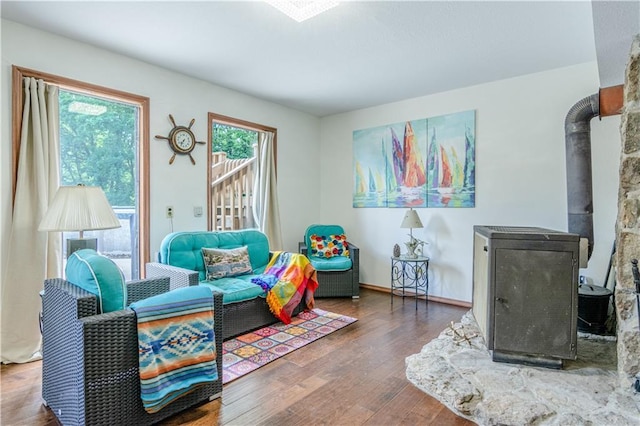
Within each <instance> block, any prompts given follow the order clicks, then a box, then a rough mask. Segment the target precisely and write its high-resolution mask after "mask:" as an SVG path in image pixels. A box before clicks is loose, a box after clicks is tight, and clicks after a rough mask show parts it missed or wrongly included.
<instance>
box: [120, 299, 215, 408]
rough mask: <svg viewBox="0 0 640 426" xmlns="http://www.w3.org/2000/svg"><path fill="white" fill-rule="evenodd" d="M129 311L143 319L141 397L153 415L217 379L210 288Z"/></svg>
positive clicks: (152, 301) (140, 304) (140, 323)
mask: <svg viewBox="0 0 640 426" xmlns="http://www.w3.org/2000/svg"><path fill="white" fill-rule="evenodd" d="M130 307H131V309H133V310H134V311H135V312H136V316H137V319H138V351H139V362H140V388H141V392H140V393H141V397H142V405H143V406H144V409H145V410H146V411H147V412H148V413H155V412H157V411H159V410H161V409H162V408H163V407H165V406H166V405H168V404H169V403H171V402H172V401H174V400H176V399H177V398H180V397H181V396H184V395H186V394H187V393H189V392H191V391H193V390H194V388H195V387H197V386H200V385H203V384H206V383H209V382H213V381H216V380H217V379H218V369H217V365H216V347H215V336H214V333H213V297H212V295H211V290H210V289H209V288H208V287H206V286H193V287H185V288H180V289H177V290H173V291H170V292H168V293H164V294H160V295H158V296H153V297H149V298H147V299H144V300H141V301H139V302H135V303H132V304H131V306H130Z"/></svg>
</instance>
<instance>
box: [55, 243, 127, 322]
mask: <svg viewBox="0 0 640 426" xmlns="http://www.w3.org/2000/svg"><path fill="white" fill-rule="evenodd" d="M65 274H66V277H67V281H69V282H70V283H72V284H74V285H77V286H78V287H81V288H83V289H85V290H87V291H88V292H89V293H92V294H95V295H96V297H97V298H98V308H99V309H100V312H103V313H105V312H113V311H119V310H120V309H124V308H125V306H127V288H126V285H125V280H124V274H123V273H122V270H120V268H119V267H118V265H116V264H115V263H114V262H113V260H111V259H109V258H108V257H105V256H102V255H101V254H98V253H97V252H96V251H95V250H93V249H83V250H78V251H75V252H73V254H71V256H70V257H69V259H67V266H66V267H65Z"/></svg>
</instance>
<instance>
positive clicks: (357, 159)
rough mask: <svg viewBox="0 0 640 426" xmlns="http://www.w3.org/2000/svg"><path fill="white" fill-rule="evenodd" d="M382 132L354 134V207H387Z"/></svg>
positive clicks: (380, 128) (385, 164) (373, 131)
mask: <svg viewBox="0 0 640 426" xmlns="http://www.w3.org/2000/svg"><path fill="white" fill-rule="evenodd" d="M383 133H384V132H383V128H382V127H375V128H371V129H365V130H356V131H354V132H353V167H354V170H353V171H354V188H353V207H387V185H388V182H387V179H386V175H387V163H386V160H385V156H384V155H383V153H384V152H385V141H384V137H383Z"/></svg>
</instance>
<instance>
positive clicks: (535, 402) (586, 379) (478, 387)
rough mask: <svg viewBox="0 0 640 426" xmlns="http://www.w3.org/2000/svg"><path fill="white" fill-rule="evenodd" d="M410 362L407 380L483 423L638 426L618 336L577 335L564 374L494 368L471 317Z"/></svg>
mask: <svg viewBox="0 0 640 426" xmlns="http://www.w3.org/2000/svg"><path fill="white" fill-rule="evenodd" d="M454 328H456V329H459V330H460V331H459V333H460V334H463V335H464V336H467V337H469V341H468V342H467V341H464V340H463V341H459V340H460V339H459V338H454V335H453V332H452V331H451V330H450V329H447V330H444V331H443V332H442V333H441V334H440V336H439V337H438V338H437V339H434V340H433V341H431V342H430V343H428V344H427V345H425V346H424V347H423V348H422V351H421V352H420V353H418V354H415V355H411V356H409V357H407V359H406V365H407V370H406V374H407V378H408V379H409V381H410V382H411V383H413V384H414V385H415V386H416V387H418V388H419V389H421V390H423V391H424V392H426V393H428V394H429V395H431V396H433V397H434V398H436V399H438V400H439V401H440V402H441V403H443V404H444V405H446V406H447V407H448V408H449V409H451V410H452V411H454V412H455V413H456V414H458V415H460V416H462V417H465V418H467V419H469V420H472V421H474V422H476V423H478V424H481V425H563V426H564V425H640V394H638V393H634V392H633V390H632V389H631V388H626V389H624V388H621V386H620V381H619V377H618V372H617V366H616V360H617V356H616V342H615V337H612V336H610V337H606V336H596V335H587V334H582V333H580V334H579V339H578V359H577V360H576V361H565V366H564V368H563V369H562V370H554V369H548V368H542V367H529V366H523V365H518V364H506V363H498V362H493V361H492V360H491V355H490V353H489V351H488V350H487V348H486V345H485V343H484V339H483V337H482V335H481V332H480V330H479V329H478V326H477V324H476V322H475V319H474V318H473V315H472V313H471V311H469V312H468V313H467V314H465V315H464V316H463V318H462V320H461V322H460V323H458V324H455V325H454Z"/></svg>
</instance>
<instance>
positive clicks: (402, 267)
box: [391, 256, 429, 310]
mask: <svg viewBox="0 0 640 426" xmlns="http://www.w3.org/2000/svg"><path fill="white" fill-rule="evenodd" d="M407 290H409V291H407ZM428 293H429V258H428V257H423V256H418V257H413V258H411V257H404V256H400V257H391V306H393V296H402V300H403V302H404V298H405V297H414V298H415V299H416V310H418V298H419V296H422V295H424V301H425V305H428V303H429V301H428V299H427V294H428Z"/></svg>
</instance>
